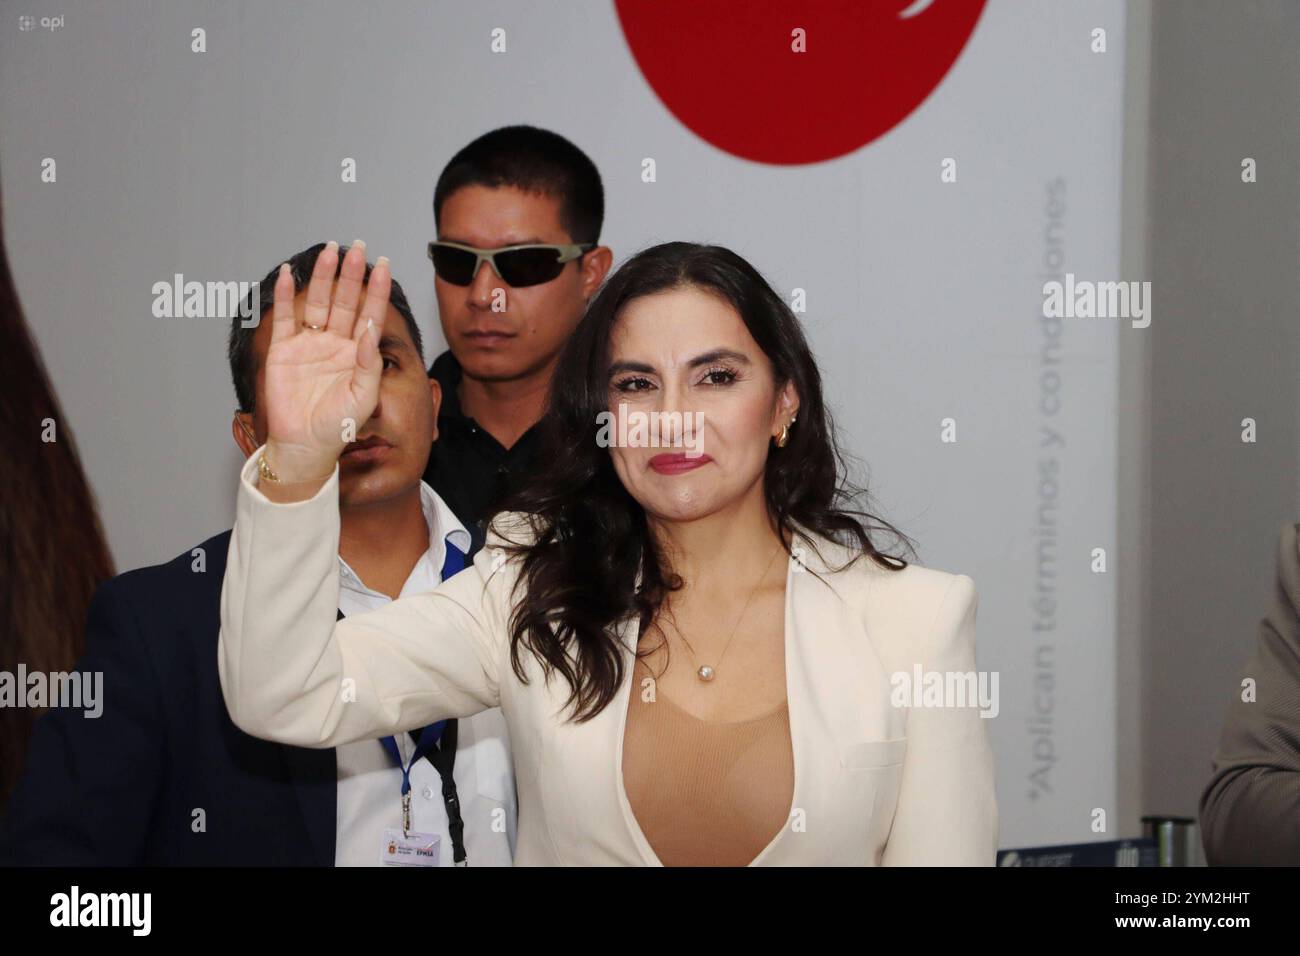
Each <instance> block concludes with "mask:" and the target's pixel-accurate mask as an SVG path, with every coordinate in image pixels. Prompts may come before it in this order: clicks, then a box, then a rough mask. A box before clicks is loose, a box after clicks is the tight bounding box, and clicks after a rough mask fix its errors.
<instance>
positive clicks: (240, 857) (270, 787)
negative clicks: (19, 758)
mask: <svg viewBox="0 0 1300 956" xmlns="http://www.w3.org/2000/svg"><path fill="white" fill-rule="evenodd" d="M229 543H230V533H229V532H226V533H224V534H220V535H217V536H216V537H214V538H210V539H208V540H207V541H205V542H203V544H202V545H200V546H199V547H200V548H202V550H203V561H204V565H205V567H204V570H195V567H197V566H198V565H197V562H198V558H197V556H196V555H195V553H194V552H187V553H186V554H182V555H180V556H179V557H177V558H176V559H175V560H173V561H171V562H169V563H167V564H163V565H158V566H156V567H151V568H142V569H140V570H137V571H131V572H128V573H126V574H123V575H120V576H119V577H117V578H114V579H113V580H111V581H108V582H107V583H105V584H104V585H102V586H101V587H100V588H99V590H98V591H97V592H96V594H95V597H94V600H93V601H92V603H91V607H90V614H89V622H88V626H87V637H86V653H85V656H84V657H83V658H82V659H81V661H79V662H78V665H77V669H78V670H81V671H83V672H87V673H93V672H96V671H100V672H102V673H103V685H102V708H103V712H102V714H101V715H100V716H99V717H98V718H88V717H86V716H84V715H83V711H82V710H73V709H58V708H55V709H53V710H51V711H49V712H48V713H46V714H44V715H42V716H41V717H40V718H39V719H38V720H37V721H36V724H35V727H34V729H33V732H32V739H31V745H30V748H29V752H28V757H27V764H26V768H25V771H24V773H23V776H22V778H21V780H20V781H19V783H18V787H17V789H16V790H15V792H14V794H13V797H12V799H11V800H10V802H9V808H8V811H7V815H6V817H5V819H4V821H3V823H0V863H4V864H37V865H63V866H69V865H71V866H75V865H131V864H148V865H158V866H177V865H207V866H211V865H227V864H230V865H235V864H238V865H249V866H262V865H272V866H274V865H281V866H295V865H301V866H312V865H315V866H333V864H334V841H335V804H336V799H337V797H336V786H337V780H336V779H335V778H336V768H335V756H334V751H333V750H307V749H303V748H299V747H289V746H283V745H281V744H275V743H270V742H269V741H265V740H258V739H257V738H255V737H250V736H249V735H248V734H246V733H244V732H243V731H241V730H240V729H239V728H237V727H236V726H235V725H234V724H233V723H231V721H230V717H229V715H228V714H227V713H226V705H225V701H224V699H223V698H222V695H221V685H220V682H219V680H218V678H217V636H218V632H219V629H220V626H221V619H220V599H221V580H222V577H223V575H224V573H225V567H226V551H227V547H228V546H229Z"/></svg>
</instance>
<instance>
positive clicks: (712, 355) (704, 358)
mask: <svg viewBox="0 0 1300 956" xmlns="http://www.w3.org/2000/svg"><path fill="white" fill-rule="evenodd" d="M714 362H735V363H736V364H737V365H751V364H752V363H751V362H750V361H749V357H748V356H746V355H744V354H743V353H741V352H737V351H735V350H734V349H725V348H724V349H711V350H710V351H708V352H703V353H701V354H699V355H697V356H695V358H693V359H691V360H690V361H689V362H687V363H686V367H687V368H698V367H699V366H701V365H712V364H713V363H714ZM655 371H656V369H655V367H654V366H653V365H648V364H647V363H645V362H632V361H621V362H614V363H613V364H611V365H610V367H609V374H610V375H617V374H619V373H620V372H642V373H645V374H647V375H652V374H654V373H655Z"/></svg>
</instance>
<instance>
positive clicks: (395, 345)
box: [379, 335, 411, 352]
mask: <svg viewBox="0 0 1300 956" xmlns="http://www.w3.org/2000/svg"><path fill="white" fill-rule="evenodd" d="M379 348H380V349H388V350H389V351H390V352H409V351H410V350H411V346H409V345H407V344H406V340H405V339H402V338H399V337H398V336H396V335H385V336H384V337H383V338H382V339H380V340H379Z"/></svg>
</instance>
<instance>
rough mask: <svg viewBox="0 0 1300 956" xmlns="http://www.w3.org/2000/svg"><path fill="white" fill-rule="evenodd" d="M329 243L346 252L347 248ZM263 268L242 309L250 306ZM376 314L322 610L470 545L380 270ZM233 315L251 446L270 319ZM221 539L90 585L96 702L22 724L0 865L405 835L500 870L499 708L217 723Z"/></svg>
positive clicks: (425, 582)
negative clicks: (300, 737)
mask: <svg viewBox="0 0 1300 956" xmlns="http://www.w3.org/2000/svg"><path fill="white" fill-rule="evenodd" d="M343 254H344V252H343V250H338V249H337V246H336V244H334V243H331V244H329V245H328V246H325V245H318V246H314V247H312V248H311V249H308V250H306V251H304V252H302V253H299V254H298V255H297V256H295V257H294V258H293V259H291V260H290V266H291V268H292V271H293V276H294V283H295V288H296V290H297V292H298V296H297V302H296V303H295V304H296V307H297V309H298V313H299V317H300V321H302V318H301V317H302V315H303V312H304V308H305V301H306V297H307V294H308V279H309V277H310V275H311V272H312V269H313V268H314V266H315V265H316V262H317V259H318V258H320V257H322V256H324V257H326V258H327V259H328V258H333V259H335V260H336V262H335V263H334V265H333V269H334V273H333V274H334V275H335V277H336V281H337V277H338V275H339V269H340V266H341V264H342V258H343ZM346 254H348V255H352V256H355V257H358V258H360V259H362V260H364V257H365V252H364V246H362V245H360V244H356V245H354V246H353V248H352V249H351V250H349V251H348V252H347V253H346ZM322 267H323V268H328V263H327V262H326V263H322ZM326 275H328V273H326ZM365 275H366V278H367V280H368V279H369V276H370V267H369V266H367V268H366V272H365ZM275 278H276V272H275V271H272V272H271V274H269V275H268V276H267V278H266V279H264V280H263V282H262V283H261V287H260V296H259V300H258V302H257V303H253V302H250V303H248V305H249V306H250V309H249V311H250V312H251V311H252V310H254V309H257V308H259V307H260V312H259V313H258V314H260V315H262V316H266V315H267V314H268V311H269V308H270V304H271V296H272V290H273V288H274V284H275ZM389 308H390V313H389V321H387V322H385V325H384V337H383V339H382V340H381V341H380V352H381V355H382V357H383V361H384V373H383V379H382V384H381V386H380V403H379V407H378V408H376V410H375V413H374V414H373V415H372V416H371V418H370V419H369V420H368V421H366V422H364V423H360V424H359V425H358V426H357V427H356V429H355V431H356V434H355V440H354V441H353V442H351V443H350V444H349V445H348V447H347V449H346V450H345V451H344V454H343V455H342V456H341V458H340V513H341V519H342V527H341V533H340V541H339V558H340V561H339V581H340V591H339V613H340V615H349V614H358V613H363V612H364V611H366V610H369V609H373V608H374V607H377V606H379V605H381V604H383V603H385V602H387V601H389V600H392V599H393V598H395V597H397V596H399V595H400V594H402V593H411V592H418V591H422V590H428V589H430V588H432V587H434V586H436V585H437V583H438V582H439V581H440V580H441V579H442V577H443V576H445V575H448V574H451V573H455V571H456V570H458V569H459V568H460V567H463V565H464V562H465V561H466V560H467V559H468V556H470V555H472V553H473V551H474V550H475V548H476V546H477V545H478V544H480V543H481V542H480V541H479V540H477V539H476V538H471V535H470V532H469V531H468V530H467V529H466V528H465V527H464V526H463V525H462V524H461V522H460V521H459V520H458V519H457V518H456V516H455V515H454V514H453V513H452V511H451V510H450V509H449V508H448V507H447V506H446V504H445V503H444V502H443V501H442V499H441V498H440V497H439V496H438V495H437V494H436V493H435V492H434V491H433V490H432V489H431V488H430V487H429V486H428V485H426V484H425V483H424V482H423V481H422V480H421V475H422V473H423V471H424V468H425V464H426V462H427V459H428V456H429V450H430V447H431V445H432V443H433V441H434V440H435V438H436V437H437V416H438V404H439V400H440V397H441V396H440V388H439V385H438V383H437V381H435V380H432V379H430V378H429V377H428V376H427V375H426V373H425V371H424V359H423V354H422V345H421V342H420V333H419V329H418V327H417V326H416V324H415V320H414V318H413V316H412V315H411V310H410V307H409V306H408V305H407V303H406V297H405V295H404V294H403V293H402V290H401V288H400V286H398V284H397V283H396V282H394V283H393V290H392V295H391V297H390V306H389ZM394 313H395V314H394ZM398 317H400V318H401V319H402V321H397V319H398ZM245 324H247V323H246V322H245V321H244V320H243V319H242V318H240V317H236V318H235V320H234V321H233V322H232V326H231V335H230V349H229V358H230V365H231V372H232V377H233V379H234V383H235V391H236V394H237V397H238V400H239V410H238V411H237V412H236V415H235V418H234V421H233V423H232V432H233V434H234V437H235V441H236V443H237V444H238V445H239V447H240V449H241V450H242V451H243V452H244V454H245V455H251V454H252V453H253V452H255V451H256V450H257V449H258V448H259V447H260V446H261V445H262V443H263V439H264V436H265V434H266V422H265V418H264V415H263V413H262V411H261V408H262V406H263V405H264V403H263V402H262V401H260V398H261V389H262V379H263V376H262V375H261V374H260V373H261V368H262V363H263V362H264V360H265V357H266V353H267V350H268V348H269V345H270V330H271V323H270V322H269V321H267V322H260V323H258V324H257V325H256V326H255V327H249V328H245V327H244V326H245ZM229 538H230V534H229V532H226V533H223V534H220V535H217V536H215V537H213V538H210V539H208V540H207V541H205V542H203V543H202V544H201V545H199V546H198V547H196V548H193V549H191V550H189V551H187V552H186V553H184V554H182V555H180V556H179V557H177V558H175V559H173V560H172V561H170V562H168V563H167V564H162V565H158V566H155V567H149V568H142V569H140V570H136V571H131V572H129V573H127V574H123V575H120V576H119V577H117V578H115V579H113V580H112V581H109V582H108V583H106V584H105V585H103V586H102V587H101V588H100V589H99V591H98V592H97V594H96V595H95V598H94V601H93V602H92V604H91V609H90V614H89V621H88V625H87V627H88V633H87V640H86V652H85V655H84V657H83V658H82V660H81V661H80V662H79V663H78V669H79V670H81V671H82V672H84V673H88V674H94V673H101V674H102V675H103V678H102V680H103V684H102V686H103V694H102V700H103V710H102V714H101V715H100V716H99V717H97V718H94V717H90V716H86V715H84V713H83V711H81V710H73V709H58V708H56V709H53V710H51V711H50V712H49V713H47V714H45V715H43V716H42V717H41V718H40V719H39V720H38V721H37V722H36V725H35V728H34V730H33V734H32V741H31V746H30V751H29V756H28V762H27V766H26V769H25V772H24V775H23V777H22V779H21V780H20V782H19V784H18V787H17V789H16V790H15V792H14V794H13V797H12V799H11V801H10V804H9V809H8V814H7V816H6V818H5V820H4V822H3V825H2V826H0V862H3V863H9V864H35V865H100V864H102V865H130V864H148V865H164V866H165V865H226V864H238V865H319V866H333V865H377V864H379V863H380V862H381V861H383V860H385V859H389V860H391V859H392V856H391V854H392V853H393V845H394V843H395V842H400V841H401V840H402V839H403V838H404V837H406V836H407V829H408V828H409V832H410V836H411V837H412V838H414V839H418V840H419V841H420V843H421V845H422V846H430V845H434V844H435V843H436V845H437V852H436V853H434V854H432V857H431V860H430V862H432V863H433V864H435V865H451V864H452V863H457V864H463V863H467V862H468V863H472V864H474V865H494V864H495V865H509V864H510V862H511V858H512V855H513V849H514V843H515V818H516V796H515V787H514V778H513V771H512V764H511V758H510V751H509V741H508V738H507V736H506V729H505V721H504V719H503V717H502V716H501V713H500V711H499V710H495V709H494V710H489V711H486V712H484V713H483V714H478V715H475V716H474V717H471V718H466V719H462V720H459V721H445V722H442V723H440V724H436V725H433V726H431V727H428V728H423V729H422V730H421V731H418V732H413V733H412V734H411V735H409V738H408V735H402V736H401V737H400V738H396V739H395V738H391V737H390V738H386V739H385V740H384V741H374V740H371V741H358V742H356V743H351V744H345V745H343V746H340V747H338V748H335V749H331V750H308V749H303V748H298V747H289V746H283V745H280V744H276V743H272V742H269V741H265V740H259V739H257V738H254V737H251V736H249V735H247V734H245V733H243V732H242V731H241V730H239V729H238V728H237V727H235V726H234V724H233V723H231V720H230V717H229V716H228V714H227V712H226V707H225V703H224V701H223V699H222V694H221V686H220V683H219V681H218V677H217V636H218V631H219V628H220V613H219V603H220V599H221V581H222V577H223V575H224V572H225V564H226V554H227V550H228V547H229ZM421 855H422V856H426V857H427V856H429V854H421Z"/></svg>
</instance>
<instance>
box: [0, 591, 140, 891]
mask: <svg viewBox="0 0 1300 956" xmlns="http://www.w3.org/2000/svg"><path fill="white" fill-rule="evenodd" d="M77 671H79V672H80V673H81V675H82V677H81V680H82V681H83V686H84V682H85V681H86V680H88V679H89V680H93V679H94V676H93V675H95V674H102V675H103V681H102V684H100V685H99V699H98V701H97V702H96V703H95V708H97V709H99V710H100V713H99V716H97V717H92V716H88V711H87V709H86V708H85V707H77V708H73V707H55V708H52V709H51V710H50V711H49V712H48V713H45V714H43V715H41V717H40V718H39V719H37V721H36V723H35V725H34V727H33V730H32V737H31V742H30V745H29V748H28V752H27V763H26V766H25V769H24V771H23V775H22V777H21V778H20V780H19V782H18V786H17V788H16V789H15V791H14V794H13V797H12V798H11V800H10V802H9V808H8V812H7V814H6V816H5V819H4V822H3V826H0V863H4V864H11V865H35V866H127V865H133V864H137V863H140V862H143V857H144V853H145V849H146V846H147V841H148V838H149V834H150V829H151V822H152V817H153V812H154V807H155V805H156V802H157V794H158V781H159V780H160V778H161V774H162V771H163V767H164V761H165V756H164V750H163V747H164V743H163V742H164V740H165V735H164V733H165V728H164V727H163V726H162V721H161V717H160V713H161V705H160V699H159V688H158V685H157V679H156V677H155V675H154V672H153V667H152V664H151V663H150V660H149V656H148V651H147V649H146V648H145V645H144V642H143V640H142V638H141V635H140V630H139V625H138V619H137V617H136V613H135V608H134V607H133V605H132V602H131V600H130V597H129V594H128V593H127V592H126V589H125V588H124V587H123V586H122V582H121V580H120V579H118V580H115V581H110V582H108V583H107V584H105V585H103V586H102V587H100V589H99V590H98V591H97V592H96V594H95V597H94V599H93V601H92V602H91V605H90V612H89V621H88V624H87V634H86V653H85V655H84V656H83V657H82V659H81V660H80V661H79V662H78V664H77ZM25 690H26V689H25V688H19V693H24V692H25ZM93 712H94V711H93V709H92V710H91V711H89V713H93Z"/></svg>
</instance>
